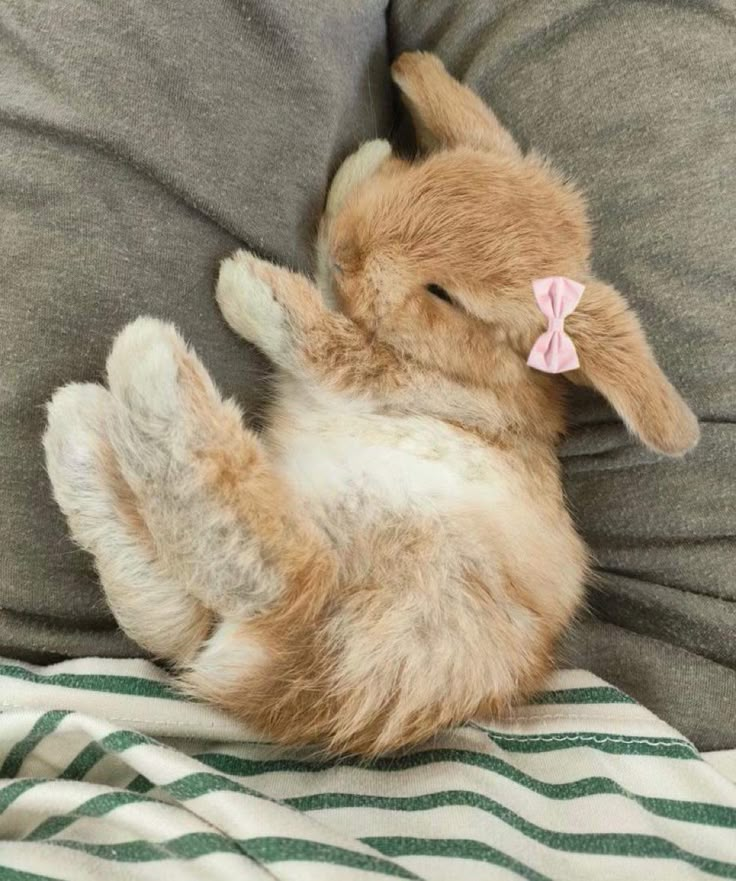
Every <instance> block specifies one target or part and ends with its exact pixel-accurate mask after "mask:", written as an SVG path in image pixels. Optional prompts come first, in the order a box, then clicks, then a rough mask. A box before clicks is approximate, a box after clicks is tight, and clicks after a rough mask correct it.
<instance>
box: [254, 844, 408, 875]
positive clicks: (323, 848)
mask: <svg viewBox="0 0 736 881" xmlns="http://www.w3.org/2000/svg"><path fill="white" fill-rule="evenodd" d="M241 843H242V844H244V845H245V846H247V848H248V853H250V854H251V855H253V856H254V857H255V858H257V859H259V860H261V861H262V862H263V863H265V864H269V863H284V862H291V861H294V860H299V861H302V862H312V863H330V864H332V865H333V866H349V867H350V868H351V869H364V870H365V871H367V872H381V873H382V874H384V875H390V876H391V877H393V878H412V879H418V876H417V875H415V874H414V873H413V872H410V871H409V870H408V869H404V868H402V867H401V866H399V865H397V864H396V863H390V862H387V861H386V860H382V859H381V858H380V857H374V856H372V855H371V854H364V853H358V852H356V851H354V850H345V849H344V848H342V847H335V846H334V845H331V844H321V843H319V842H317V841H308V840H306V839H300V838H277V837H268V838H266V837H264V838H249V839H247V840H245V841H242V842H241Z"/></svg>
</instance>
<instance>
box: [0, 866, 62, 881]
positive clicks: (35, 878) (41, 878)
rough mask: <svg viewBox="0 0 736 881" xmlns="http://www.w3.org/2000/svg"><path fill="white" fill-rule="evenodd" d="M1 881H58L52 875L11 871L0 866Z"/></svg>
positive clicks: (7, 867) (17, 870)
mask: <svg viewBox="0 0 736 881" xmlns="http://www.w3.org/2000/svg"><path fill="white" fill-rule="evenodd" d="M0 881H58V878H52V877H51V875H37V874H36V872H25V871H23V870H22V869H11V868H10V866H2V865H0Z"/></svg>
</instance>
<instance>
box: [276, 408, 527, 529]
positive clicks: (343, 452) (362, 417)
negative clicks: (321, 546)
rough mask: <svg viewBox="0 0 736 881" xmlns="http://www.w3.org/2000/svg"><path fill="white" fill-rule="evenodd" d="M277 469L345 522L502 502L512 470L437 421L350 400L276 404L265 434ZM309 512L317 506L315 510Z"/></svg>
mask: <svg viewBox="0 0 736 881" xmlns="http://www.w3.org/2000/svg"><path fill="white" fill-rule="evenodd" d="M271 439H272V444H271V445H272V447H273V449H274V450H277V451H278V452H277V462H278V467H279V469H280V471H281V472H282V473H283V474H284V476H285V477H286V479H287V480H288V481H289V483H290V484H291V485H292V486H293V487H294V488H295V490H296V492H297V493H298V494H299V496H300V497H301V498H302V499H304V501H305V502H307V503H308V504H310V507H311V506H314V507H315V508H316V509H317V510H319V509H322V510H324V512H325V513H328V512H329V513H330V514H332V515H333V516H334V514H335V513H336V512H339V515H340V516H341V517H342V518H343V519H345V520H346V521H355V520H356V519H359V520H360V521H362V522H364V521H366V520H367V521H371V520H372V519H374V518H375V517H380V516H383V515H386V514H393V515H401V514H411V513H417V514H420V515H421V516H422V517H431V518H434V517H441V515H442V514H443V513H444V512H445V511H447V512H448V513H449V512H451V511H453V510H457V508H458V507H460V508H464V507H473V508H475V507H478V506H480V507H483V508H489V507H490V508H496V507H498V506H503V507H505V503H506V502H509V503H510V502H511V500H512V498H513V497H514V486H513V484H514V483H515V481H514V479H513V474H510V473H509V469H508V465H507V464H505V463H504V462H503V461H502V460H501V457H500V455H498V456H495V455H494V451H493V450H490V449H489V448H487V447H484V446H483V445H481V444H480V443H475V442H474V441H473V439H472V437H471V436H469V435H468V436H465V435H464V434H463V433H462V432H461V431H459V430H457V429H453V428H452V427H451V426H448V425H446V424H444V423H442V422H440V421H439V420H432V419H429V418H426V417H418V416H409V415H406V416H405V415H400V414H397V415H389V414H381V413H376V412H371V411H370V410H369V409H368V408H367V407H361V405H360V404H356V403H353V402H350V401H348V402H345V403H344V404H341V402H340V401H335V402H331V406H319V407H312V406H310V405H309V403H307V402H305V403H304V404H302V405H296V406H293V405H292V406H290V407H289V408H288V409H282V410H281V411H280V413H279V416H278V418H277V419H276V421H275V423H274V425H273V430H272V434H271ZM315 513H316V512H315Z"/></svg>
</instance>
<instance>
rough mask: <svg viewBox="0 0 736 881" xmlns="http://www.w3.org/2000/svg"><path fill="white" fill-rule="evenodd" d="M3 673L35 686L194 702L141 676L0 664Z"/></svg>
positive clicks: (168, 686)
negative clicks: (41, 670) (40, 670)
mask: <svg viewBox="0 0 736 881" xmlns="http://www.w3.org/2000/svg"><path fill="white" fill-rule="evenodd" d="M0 676H8V677H11V678H12V679H22V680H23V681H24V682H32V683H33V684H34V685H58V686H61V687H62V688H77V689H82V690H85V691H101V692H107V693H108V694H128V695H133V696H134V697H155V698H162V699H163V700H170V701H182V702H185V703H187V702H191V699H190V698H188V697H187V696H186V695H183V694H180V693H179V692H177V691H175V690H174V689H173V688H172V687H171V686H170V685H167V684H166V683H164V682H157V681H156V680H155V679H143V678H141V677H139V676H112V675H108V674H106V673H34V672H33V671H32V670H26V668H25V667H17V666H15V665H13V664H0Z"/></svg>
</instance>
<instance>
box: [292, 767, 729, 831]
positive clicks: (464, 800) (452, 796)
mask: <svg viewBox="0 0 736 881" xmlns="http://www.w3.org/2000/svg"><path fill="white" fill-rule="evenodd" d="M535 784H536V786H529V787H528V788H529V789H534V790H535V791H536V792H540V790H543V789H546V788H547V787H549V789H548V790H547V792H542V793H541V794H543V795H547V796H548V797H550V798H553V799H557V800H571V799H575V798H585V797H587V796H591V795H624V796H626V797H628V798H630V799H631V800H632V801H634V802H636V803H637V804H640V805H641V806H642V807H644V808H646V809H647V810H649V811H650V812H651V813H653V814H656V815H657V816H660V817H665V818H666V819H668V820H681V821H683V822H687V823H697V824H698V825H699V826H715V827H720V828H724V829H736V810H734V808H730V807H724V806H722V805H715V804H709V803H708V802H694V801H677V800H675V799H668V798H649V797H646V796H640V795H633V794H632V793H629V792H626V790H624V789H623V787H620V786H618V785H617V784H616V783H614V781H613V780H610V779H609V778H607V777H589V778H588V779H587V780H580V781H578V782H576V783H572V784H564V783H563V784H553V783H548V784H543V783H542V782H541V781H535ZM550 790H552V792H550ZM554 790H557V791H554ZM561 790H567V791H564V792H563V791H561ZM343 801H344V804H343ZM284 804H287V805H291V807H293V808H296V809H297V810H299V811H318V810H324V809H325V808H334V807H350V808H367V807H371V808H382V809H383V810H400V811H426V810H430V809H432V808H441V807H447V806H448V805H463V806H466V807H473V808H480V809H481V810H484V811H487V812H489V813H494V812H495V807H496V806H497V802H495V801H492V800H490V799H488V798H486V797H485V796H484V795H482V794H480V793H477V792H473V791H470V790H440V791H436V792H433V793H429V794H427V795H421V796H414V797H401V798H399V797H386V798H385V799H383V800H381V799H380V798H377V797H376V796H372V795H356V794H351V793H316V794H314V795H306V796H294V797H293V798H287V799H284Z"/></svg>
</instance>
